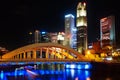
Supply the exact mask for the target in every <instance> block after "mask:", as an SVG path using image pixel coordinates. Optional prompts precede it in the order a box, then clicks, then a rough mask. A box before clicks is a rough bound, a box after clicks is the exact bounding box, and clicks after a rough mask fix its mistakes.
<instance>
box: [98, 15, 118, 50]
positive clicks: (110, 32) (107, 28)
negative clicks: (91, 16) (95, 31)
mask: <svg viewBox="0 0 120 80" xmlns="http://www.w3.org/2000/svg"><path fill="white" fill-rule="evenodd" d="M100 36H101V39H100V41H101V47H105V46H111V47H112V48H115V47H116V37H115V17H114V16H108V17H104V18H102V19H100Z"/></svg>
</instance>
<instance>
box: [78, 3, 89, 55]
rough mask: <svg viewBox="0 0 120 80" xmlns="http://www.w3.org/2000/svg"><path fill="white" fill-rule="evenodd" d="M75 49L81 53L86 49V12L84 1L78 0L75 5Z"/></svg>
mask: <svg viewBox="0 0 120 80" xmlns="http://www.w3.org/2000/svg"><path fill="white" fill-rule="evenodd" d="M76 27H77V51H78V52H79V53H83V51H84V50H86V49H87V46H88V42H87V12H86V3H85V2H79V3H78V5H77V18H76Z"/></svg>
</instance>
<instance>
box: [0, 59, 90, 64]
mask: <svg viewBox="0 0 120 80" xmlns="http://www.w3.org/2000/svg"><path fill="white" fill-rule="evenodd" d="M89 61H90V60H80V59H49V58H48V59H47V58H40V59H0V63H4V62H89Z"/></svg>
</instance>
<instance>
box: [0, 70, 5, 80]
mask: <svg viewBox="0 0 120 80" xmlns="http://www.w3.org/2000/svg"><path fill="white" fill-rule="evenodd" d="M0 80H4V72H3V71H1V74H0Z"/></svg>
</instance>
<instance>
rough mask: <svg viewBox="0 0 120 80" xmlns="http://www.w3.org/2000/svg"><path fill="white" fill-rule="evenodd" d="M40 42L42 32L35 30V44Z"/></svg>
mask: <svg viewBox="0 0 120 80" xmlns="http://www.w3.org/2000/svg"><path fill="white" fill-rule="evenodd" d="M39 42H40V31H39V30H35V43H39Z"/></svg>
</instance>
